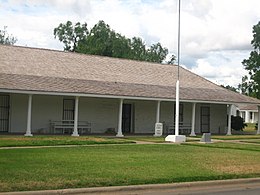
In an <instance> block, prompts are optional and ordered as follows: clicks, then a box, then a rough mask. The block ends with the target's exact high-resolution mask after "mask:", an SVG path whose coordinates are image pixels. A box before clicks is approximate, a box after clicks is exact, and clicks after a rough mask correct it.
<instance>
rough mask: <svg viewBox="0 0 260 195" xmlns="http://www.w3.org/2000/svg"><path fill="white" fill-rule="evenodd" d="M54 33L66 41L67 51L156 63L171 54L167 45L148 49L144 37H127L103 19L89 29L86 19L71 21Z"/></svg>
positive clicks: (62, 40) (56, 29)
mask: <svg viewBox="0 0 260 195" xmlns="http://www.w3.org/2000/svg"><path fill="white" fill-rule="evenodd" d="M54 36H55V38H57V37H58V38H59V40H60V41H61V42H63V43H64V45H65V47H64V50H66V51H75V52H79V53H86V54H94V55H102V56H109V57H117V58H126V59H134V60H140V61H150V62H157V63H161V62H163V60H164V59H165V57H166V56H167V54H168V49H167V48H163V47H162V45H161V44H160V43H156V44H153V45H151V47H148V49H146V46H145V43H144V42H143V40H142V39H141V38H138V37H133V38H132V39H129V38H126V37H125V36H123V35H121V34H120V33H117V32H115V31H114V30H112V29H111V28H110V26H109V25H108V24H106V23H105V22H104V21H103V20H101V21H99V22H98V23H97V24H96V25H94V27H93V28H92V29H91V30H90V32H89V33H88V30H87V24H86V23H85V24H84V26H83V25H82V26H81V25H80V23H77V24H76V25H75V26H73V25H72V23H71V22H70V21H68V22H67V23H66V24H60V25H59V26H58V27H57V28H55V29H54Z"/></svg>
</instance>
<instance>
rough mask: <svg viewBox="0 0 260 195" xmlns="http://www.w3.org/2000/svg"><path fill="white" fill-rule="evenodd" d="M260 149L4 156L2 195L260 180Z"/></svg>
mask: <svg viewBox="0 0 260 195" xmlns="http://www.w3.org/2000/svg"><path fill="white" fill-rule="evenodd" d="M259 162H260V148H259V147H257V146H252V145H250V146H248V145H239V144H229V143H215V144H196V143H189V144H188V143H187V144H183V145H172V144H171V145H168V144H166V145H165V144H159V145H158V144H157V145H156V144H149V145H136V144H133V145H106V146H105V145H99V146H95V145H94V146H92V147H87V146H79V147H72V148H34V149H21V148H16V149H1V150H0V172H1V174H0V191H2V192H4V191H23V190H43V189H61V188H79V187H93V186H115V185H131V184H148V183H149V184H152V183H171V182H185V181H199V180H213V179H228V178H241V177H259V176H260V163H259Z"/></svg>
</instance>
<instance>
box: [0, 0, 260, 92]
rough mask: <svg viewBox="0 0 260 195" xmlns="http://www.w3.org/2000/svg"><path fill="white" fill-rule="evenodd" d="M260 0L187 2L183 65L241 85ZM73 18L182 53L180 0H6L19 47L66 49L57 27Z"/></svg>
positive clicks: (5, 13)
mask: <svg viewBox="0 0 260 195" xmlns="http://www.w3.org/2000/svg"><path fill="white" fill-rule="evenodd" d="M259 8H260V1H259V0H182V1H181V28H180V32H181V42H180V44H181V50H180V64H181V66H183V67H185V68H187V69H189V70H191V71H192V72H194V73H196V74H198V75H200V76H203V77H205V78H207V79H209V80H210V81H212V82H214V83H216V84H219V85H220V84H222V85H231V86H234V87H236V86H237V85H238V84H239V83H241V79H242V76H244V75H245V74H247V72H246V71H245V70H244V67H243V65H242V63H241V62H242V61H243V59H246V58H248V57H249V54H250V51H252V47H251V44H250V42H251V40H252V38H253V36H252V27H253V25H255V24H257V23H258V21H260V11H259ZM68 20H70V21H72V22H73V23H76V22H81V23H84V22H86V23H87V24H88V29H90V28H92V27H93V26H94V25H95V24H96V23H97V22H98V21H99V20H104V21H105V23H107V24H109V25H110V27H111V29H113V30H115V31H116V32H119V33H121V34H122V35H125V36H126V37H128V38H132V37H134V36H136V37H141V38H142V39H143V40H144V41H145V43H146V44H147V45H148V46H149V45H151V44H153V43H157V42H160V43H161V44H162V45H163V46H164V47H167V48H168V49H169V53H170V54H175V55H176V54H177V39H178V38H177V37H178V36H177V33H178V0H0V21H1V22H0V29H2V30H3V29H4V26H7V32H8V33H9V34H12V35H13V36H15V37H17V39H18V41H17V43H16V45H20V46H28V47H37V48H47V49H55V50H63V44H62V43H60V42H59V41H58V40H57V39H55V38H54V35H53V29H54V28H55V27H57V26H58V25H59V24H60V23H65V22H67V21H68Z"/></svg>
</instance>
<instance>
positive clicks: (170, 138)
mask: <svg viewBox="0 0 260 195" xmlns="http://www.w3.org/2000/svg"><path fill="white" fill-rule="evenodd" d="M165 141H166V142H174V143H183V142H186V136H185V135H168V136H167V137H166V138H165Z"/></svg>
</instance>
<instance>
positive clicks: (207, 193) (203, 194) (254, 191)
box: [78, 183, 260, 195]
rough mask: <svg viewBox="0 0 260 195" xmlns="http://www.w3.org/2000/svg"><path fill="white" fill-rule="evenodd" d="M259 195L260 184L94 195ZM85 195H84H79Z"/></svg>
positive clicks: (100, 194)
mask: <svg viewBox="0 0 260 195" xmlns="http://www.w3.org/2000/svg"><path fill="white" fill-rule="evenodd" d="M97 194H99V195H112V194H113V195H259V194H260V184H259V183H256V184H242V185H241V184H232V185H221V186H215V187H212V186H211V187H207V186H205V187H190V188H184V189H166V190H164V189H154V190H149V189H148V190H140V191H128V192H124V191H120V192H116V193H115V192H103V193H96V194H95V193H94V194H92V195H97ZM78 195H83V194H78Z"/></svg>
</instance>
